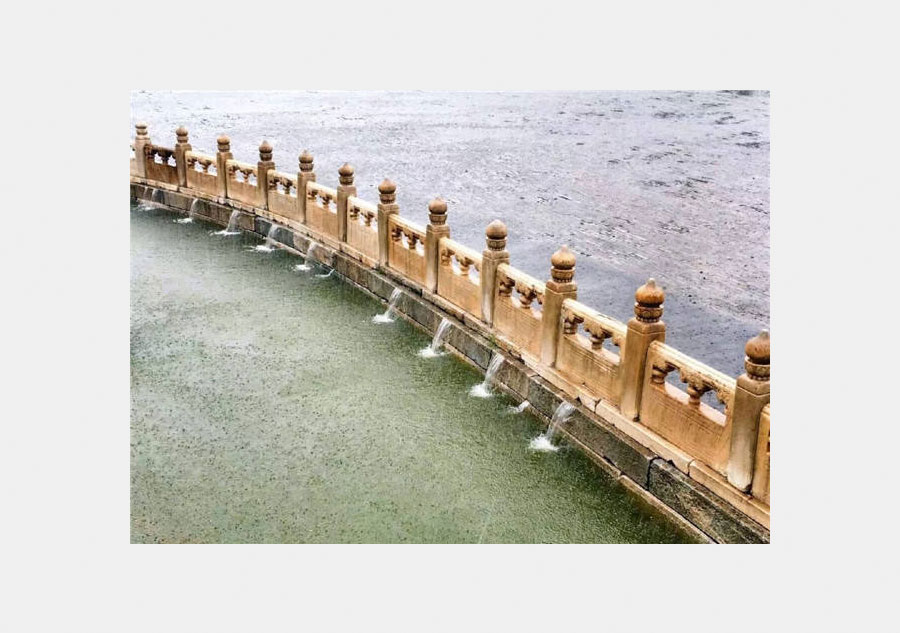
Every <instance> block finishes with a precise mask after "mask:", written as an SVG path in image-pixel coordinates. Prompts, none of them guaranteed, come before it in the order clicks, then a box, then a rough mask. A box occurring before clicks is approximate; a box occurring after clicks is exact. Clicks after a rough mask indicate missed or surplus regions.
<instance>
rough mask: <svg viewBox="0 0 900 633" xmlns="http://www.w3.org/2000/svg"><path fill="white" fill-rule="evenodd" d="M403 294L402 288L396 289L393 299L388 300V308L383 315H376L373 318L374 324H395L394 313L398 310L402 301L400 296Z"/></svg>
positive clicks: (392, 294) (392, 295)
mask: <svg viewBox="0 0 900 633" xmlns="http://www.w3.org/2000/svg"><path fill="white" fill-rule="evenodd" d="M402 294H403V291H402V290H400V288H394V292H392V293H391V298H390V299H389V300H388V307H387V310H385V311H384V312H383V313H382V314H376V315H375V316H373V317H372V323H393V322H394V318H393V315H394V312H395V311H396V309H397V302H398V301H400V296H401V295H402Z"/></svg>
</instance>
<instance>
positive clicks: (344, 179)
mask: <svg viewBox="0 0 900 633" xmlns="http://www.w3.org/2000/svg"><path fill="white" fill-rule="evenodd" d="M338 176H340V179H341V184H342V185H348V186H349V185H352V184H353V165H351V164H350V163H344V164H343V165H341V168H340V169H338Z"/></svg>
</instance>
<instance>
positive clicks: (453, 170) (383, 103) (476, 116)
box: [129, 91, 769, 375]
mask: <svg viewBox="0 0 900 633" xmlns="http://www.w3.org/2000/svg"><path fill="white" fill-rule="evenodd" d="M131 106H132V124H133V123H135V122H136V121H138V120H140V119H143V120H145V121H146V122H147V123H149V125H150V133H151V137H152V138H153V139H154V141H155V142H158V143H162V144H164V145H166V146H172V145H173V144H174V138H175V128H176V127H178V126H179V125H186V126H187V127H188V128H189V130H190V133H191V142H192V143H193V146H194V148H195V149H197V150H198V151H204V152H206V153H209V154H212V153H214V152H215V149H216V143H215V139H216V136H217V135H218V134H221V133H223V132H224V133H227V134H228V135H229V136H230V137H231V140H232V150H233V151H234V153H235V156H236V158H238V159H240V160H244V161H248V162H255V161H256V160H257V157H258V150H257V148H258V146H259V143H260V142H261V141H262V140H263V139H264V138H265V139H268V140H269V141H270V142H271V143H272V144H273V145H274V147H275V161H276V163H277V165H278V167H279V169H284V170H285V171H288V172H292V173H293V172H296V171H297V156H298V154H299V153H300V151H301V150H302V149H304V148H308V149H309V150H310V151H311V152H312V153H313V155H314V156H315V164H316V173H317V175H318V180H319V182H323V183H326V184H329V185H331V186H334V185H335V184H336V182H337V169H338V167H339V166H340V165H341V164H342V163H344V162H345V161H349V162H351V163H352V164H353V165H354V166H355V167H356V184H357V187H358V188H359V192H360V196H362V197H363V198H365V199H367V200H369V201H371V202H376V201H377V191H376V189H375V187H376V185H377V184H378V183H379V182H380V181H381V179H382V178H384V177H390V178H391V179H393V180H395V181H396V182H397V183H398V189H397V200H398V203H399V204H400V207H401V213H402V214H403V215H404V216H407V217H409V218H410V219H412V220H415V221H418V222H420V223H424V222H426V221H427V205H428V201H429V200H430V199H431V198H432V197H434V196H437V195H441V196H444V197H445V198H447V199H448V200H449V202H450V211H449V224H450V226H451V228H452V231H453V236H454V237H455V238H457V239H460V240H461V241H463V242H464V243H465V244H467V245H469V246H472V247H474V248H477V249H479V250H480V249H481V248H483V245H484V228H485V227H486V226H487V225H488V223H489V222H491V221H492V220H493V219H494V218H501V219H502V220H503V221H505V222H506V224H507V225H508V227H509V250H510V252H511V254H512V263H513V265H515V266H517V267H519V268H521V269H523V270H524V271H525V272H528V273H529V274H531V275H534V276H537V277H538V278H540V279H547V277H548V274H549V265H550V255H551V254H552V253H553V251H555V250H556V249H557V248H558V247H559V246H560V245H561V244H563V243H566V244H568V245H569V246H570V247H572V248H573V250H574V251H575V252H576V254H577V257H578V264H577V272H576V281H577V282H578V285H579V295H580V296H579V298H580V299H581V300H582V301H584V302H585V303H587V304H588V305H590V306H592V307H594V308H595V309H597V310H599V311H601V312H604V313H606V314H610V315H612V316H615V317H617V318H619V319H622V320H625V319H628V318H630V317H631V314H632V312H631V307H632V304H633V301H634V299H633V295H634V290H635V289H636V288H637V286H639V285H640V284H641V283H643V281H646V279H647V277H650V276H652V277H655V278H656V279H657V280H659V281H660V282H661V283H662V284H663V286H664V287H665V289H666V291H667V295H668V296H667V298H666V313H665V317H664V318H665V321H666V323H667V324H668V325H669V330H668V335H667V341H668V342H669V343H671V344H673V345H675V346H676V347H678V348H679V349H680V350H682V351H684V352H686V353H689V354H691V355H692V356H694V357H696V358H698V359H700V360H703V361H704V362H707V363H709V364H711V365H712V366H713V367H715V368H716V369H719V370H721V371H724V372H726V373H729V374H731V375H737V374H738V373H740V372H742V371H743V365H742V362H743V345H744V343H745V342H746V340H747V339H748V338H750V337H751V336H753V335H754V334H756V333H757V332H758V331H759V329H761V328H763V327H767V325H768V320H769V95H768V93H767V92H750V93H739V92H688V91H669V92H529V93H487V92H480V93H428V92H399V93H367V92H303V93H291V92H240V93H189V92H181V93H171V92H144V91H142V92H136V93H133V95H132V99H131ZM133 132H134V130H133V127H132V128H131V129H130V130H129V134H131V135H133Z"/></svg>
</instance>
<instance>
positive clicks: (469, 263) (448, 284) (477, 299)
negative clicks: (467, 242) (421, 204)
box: [438, 237, 481, 318]
mask: <svg viewBox="0 0 900 633" xmlns="http://www.w3.org/2000/svg"><path fill="white" fill-rule="evenodd" d="M438 253H439V256H440V261H439V265H438V294H439V295H440V296H442V297H444V298H445V299H447V300H448V301H450V302H452V303H454V304H456V305H457V306H459V307H460V308H462V309H463V310H465V311H466V312H468V313H469V314H471V315H473V316H475V317H478V318H481V279H480V278H479V275H480V272H481V254H480V253H476V252H475V251H473V250H472V249H470V248H467V247H465V246H463V245H462V244H460V243H459V242H454V241H453V240H451V239H450V238H448V237H444V238H441V241H440V242H439V244H438Z"/></svg>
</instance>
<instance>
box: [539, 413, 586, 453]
mask: <svg viewBox="0 0 900 633" xmlns="http://www.w3.org/2000/svg"><path fill="white" fill-rule="evenodd" d="M573 413H575V407H574V406H572V405H571V404H569V403H568V402H565V401H563V402H560V403H559V406H558V407H556V411H554V412H553V417H552V418H551V420H550V426H549V427H547V430H546V431H544V432H543V433H541V434H540V435H538V436H537V437H536V438H534V439H533V440H531V443H530V444H529V448H531V450H533V451H540V452H553V453H555V452H556V451H558V450H559V446H556V445H555V444H554V443H553V436H554V435H555V434H556V430H557V429H558V428H559V427H560V425H561V424H565V423H566V421H567V420H568V419H569V418H571V417H572V414H573Z"/></svg>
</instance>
